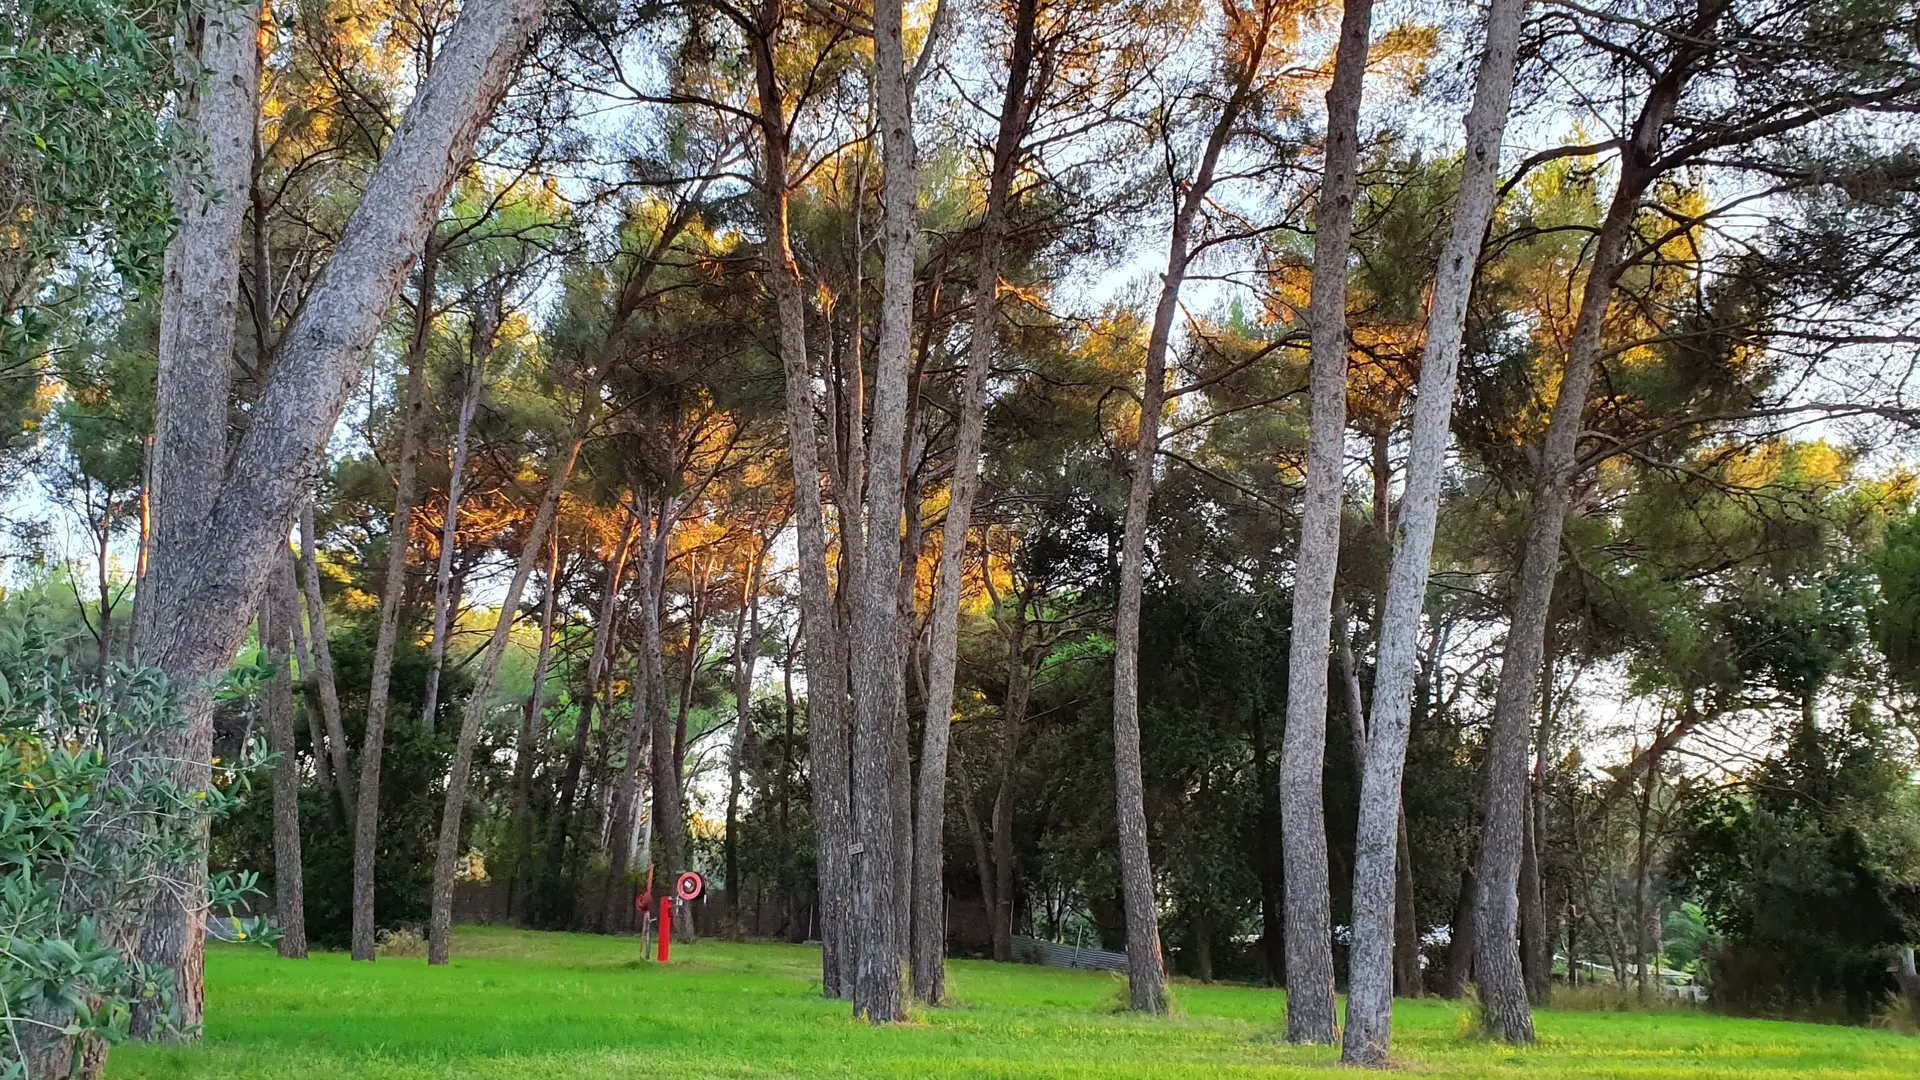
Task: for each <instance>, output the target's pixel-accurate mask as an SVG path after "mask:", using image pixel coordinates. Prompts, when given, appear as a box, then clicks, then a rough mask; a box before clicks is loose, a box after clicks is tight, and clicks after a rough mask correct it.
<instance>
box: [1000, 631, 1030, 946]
mask: <svg viewBox="0 0 1920 1080" xmlns="http://www.w3.org/2000/svg"><path fill="white" fill-rule="evenodd" d="M1015 602H1016V604H1017V605H1018V607H1017V609H1016V611H1015V613H1014V619H1013V626H1012V628H1011V632H1010V633H1009V634H1008V638H1007V689H1006V698H1005V700H1004V702H1003V704H1002V705H1001V719H1000V767H999V770H998V772H999V786H998V789H997V790H996V791H995V793H994V796H993V895H994V900H995V902H996V904H997V905H998V906H997V907H996V908H995V909H994V911H993V958H994V959H995V960H999V961H1001V962H1003V963H1005V962H1008V961H1011V960H1012V959H1013V917H1014V905H1013V797H1014V779H1015V778H1014V768H1015V766H1016V764H1017V763H1018V760H1019V754H1020V729H1021V726H1022V725H1023V723H1024V722H1025V720H1026V714H1027V702H1028V700H1029V697H1030V693H1031V684H1030V682H1029V679H1028V676H1027V670H1026V655H1025V654H1026V647H1025V646H1026V641H1025V638H1026V602H1025V600H1024V598H1021V599H1016V601H1015Z"/></svg>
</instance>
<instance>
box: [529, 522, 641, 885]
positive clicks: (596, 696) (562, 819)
mask: <svg viewBox="0 0 1920 1080" xmlns="http://www.w3.org/2000/svg"><path fill="white" fill-rule="evenodd" d="M644 516H645V515H644V514H642V513H640V512H636V511H630V512H629V513H628V514H627V520H626V523H625V524H624V525H622V526H621V529H620V536H619V538H618V539H617V540H616V541H615V542H614V545H613V554H612V555H611V556H609V557H608V559H607V577H606V584H605V585H603V586H602V587H601V591H600V611H599V614H598V617H596V618H595V619H594V622H593V648H592V651H591V652H590V653H589V654H588V657H587V682H586V690H585V692H584V693H583V694H581V695H580V710H579V713H578V715H577V716H575V718H574V724H573V744H572V746H570V747H569V748H568V750H567V764H566V768H565V769H564V770H562V772H561V774H560V788H559V790H558V792H557V793H556V794H555V795H554V800H553V810H552V820H551V821H550V822H549V824H548V833H547V867H546V870H547V877H548V879H549V880H550V881H556V882H557V881H558V880H559V877H560V868H561V865H562V861H563V860H564V858H565V857H566V853H567V834H568V833H569V832H570V831H571V830H572V828H573V804H574V801H575V799H576V798H577V797H578V795H579V793H580V776H581V773H582V772H584V771H585V770H586V765H587V740H588V739H589V738H590V737H591V736H592V734H593V712H594V709H595V707H596V706H598V705H599V703H600V682H601V679H602V677H603V676H604V675H605V674H606V670H607V656H608V652H609V650H610V647H611V644H612V640H613V627H614V623H615V622H616V621H617V619H616V613H617V612H618V611H619V599H620V582H621V579H622V576H623V575H624V574H625V572H626V566H627V559H628V557H629V555H630V554H631V552H632V550H633V547H632V545H633V530H634V528H635V526H636V525H640V524H642V519H643V518H644ZM644 535H645V534H644V533H643V534H642V538H643V539H644ZM642 572H643V573H644V570H643V571H642Z"/></svg>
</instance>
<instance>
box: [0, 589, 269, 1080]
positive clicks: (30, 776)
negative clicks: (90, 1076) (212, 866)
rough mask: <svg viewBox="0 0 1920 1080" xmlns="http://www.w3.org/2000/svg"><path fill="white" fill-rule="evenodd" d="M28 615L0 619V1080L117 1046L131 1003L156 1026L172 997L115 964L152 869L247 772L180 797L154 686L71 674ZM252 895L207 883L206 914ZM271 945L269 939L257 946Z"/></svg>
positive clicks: (185, 841)
mask: <svg viewBox="0 0 1920 1080" xmlns="http://www.w3.org/2000/svg"><path fill="white" fill-rule="evenodd" d="M50 625H52V623H51V620H49V619H48V618H47V617H46V613H45V611H44V609H43V608H42V607H41V606H39V605H37V604H34V603H24V602H17V601H16V602H14V603H12V604H6V603H0V792H4V796H0V866H4V867H5V876H4V879H3V880H0V1002H3V1003H4V1005H5V1008H6V1023H7V1029H8V1030H7V1037H8V1053H7V1054H6V1055H5V1057H4V1064H3V1065H0V1078H4V1080H14V1078H16V1077H28V1076H32V1075H48V1074H51V1075H61V1074H64V1073H65V1072H66V1071H67V1070H68V1069H69V1068H70V1067H71V1065H72V1063H73V1061H74V1060H75V1057H76V1055H78V1054H80V1053H81V1052H83V1051H84V1050H86V1049H88V1048H89V1047H93V1048H96V1049H98V1048H104V1046H106V1045H108V1044H111V1043H113V1042H115V1041H117V1040H119V1039H120V1038H121V1037H123V1036H124V1035H125V1033H126V1026H127V1020H128V1014H129V1010H130V1009H131V1007H132V1005H133V1004H134V1003H135V1002H139V1001H148V1002H154V1003H156V1004H158V1005H159V1010H158V1011H159V1012H160V1013H161V1014H162V1015H166V1014H168V1013H169V1012H170V1009H169V1008H168V1005H169V999H170V995H171V992H172V986H171V984H170V979H169V976H168V974H167V973H166V972H165V971H164V970H158V969H150V968H148V967H147V966H145V965H143V964H142V963H141V962H140V961H139V959H138V958H137V957H135V956H133V955H130V954H129V953H128V952H127V951H125V950H123V949H122V948H120V945H121V944H122V943H124V942H127V941H128V940H130V935H131V934H132V933H133V932H134V931H135V930H136V929H137V927H138V925H139V920H140V918H141V916H142V913H143V912H144V910H145V908H146V905H147V903H148V902H149V901H150V900H151V899H152V898H153V896H154V895H155V893H156V891H157V890H159V889H161V888H178V887H180V883H176V882H166V881H160V880H157V876H156V874H155V868H156V867H160V866H166V865H171V864H173V863H174V862H176V861H178V860H179V859H181V858H182V857H184V856H185V855H187V854H189V853H191V852H192V850H193V849H194V847H195V846H197V845H198V844H199V843H200V831H201V828H202V825H203V824H204V823H205V821H206V820H207V818H208V817H210V816H212V815H215V814H218V813H220V812H222V811H223V810H224V809H225V808H226V807H227V806H230V805H231V803H232V798H231V795H230V794H229V793H228V790H227V789H228V788H229V787H231V786H233V785H236V784H243V783H244V770H245V769H247V768H251V767H252V766H253V763H251V762H242V763H234V765H233V766H229V767H228V768H226V769H222V770H219V771H218V772H217V775H216V783H215V785H214V787H213V788H212V789H211V790H207V791H188V790H186V789H184V788H183V787H182V786H181V785H180V783H179V782H178V781H177V780H176V778H175V769H174V765H175V762H174V761H173V760H171V759H168V758H166V757H164V756H162V755H161V753H160V752H159V750H157V749H156V748H158V747H164V746H166V745H168V736H169V735H170V734H171V733H173V732H174V731H176V730H177V729H178V728H179V726H180V724H181V719H180V716H179V714H178V709H177V707H176V700H175V696H174V695H173V693H172V692H171V691H170V690H169V688H168V685H167V682H166V679H165V677H164V676H162V675H161V674H160V673H159V672H156V671H152V670H148V669H142V668H137V667H131V666H126V665H116V666H115V667H114V668H113V669H112V671H111V672H110V673H109V675H108V678H106V679H105V680H101V679H98V678H95V677H93V676H90V675H89V676H86V677H82V676H80V675H78V674H76V673H75V672H74V671H73V670H72V669H71V668H70V667H69V666H68V664H67V662H66V661H65V659H63V658H62V651H63V646H64V645H65V644H66V643H65V642H64V641H62V640H61V639H60V637H59V635H58V633H56V632H54V631H52V630H50V629H49V626H50ZM255 891H257V890H256V889H255V888H254V880H253V878H252V876H251V875H222V876H220V877H217V878H215V879H214V880H213V881H212V882H211V893H212V895H211V896H210V897H209V899H210V900H211V902H212V904H213V906H214V908H215V909H216V910H231V908H232V907H233V906H234V905H235V904H237V903H239V902H241V901H242V900H243V899H244V897H245V895H246V894H248V893H251V892H255ZM266 937H267V938H268V940H271V939H272V937H273V935H272V934H268V935H266Z"/></svg>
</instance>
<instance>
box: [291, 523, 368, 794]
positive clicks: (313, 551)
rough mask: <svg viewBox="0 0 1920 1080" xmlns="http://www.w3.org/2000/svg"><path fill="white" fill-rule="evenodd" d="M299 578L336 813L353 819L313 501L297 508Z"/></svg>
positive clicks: (350, 772) (349, 776)
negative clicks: (337, 798)
mask: <svg viewBox="0 0 1920 1080" xmlns="http://www.w3.org/2000/svg"><path fill="white" fill-rule="evenodd" d="M300 575H301V578H300V580H301V585H302V596H303V598H304V599H305V601H306V610H307V626H308V627H310V628H311V631H312V632H311V633H310V634H309V635H308V636H309V637H310V638H311V639H312V643H313V680H314V686H315V689H316V691H317V693H318V696H319V698H320V717H321V719H322V720H323V721H324V722H325V723H326V727H327V755H328V757H330V758H331V759H332V765H333V768H332V769H331V772H332V773H333V782H334V786H335V787H336V788H337V789H338V791H339V795H340V810H341V812H342V813H343V814H345V815H346V817H347V820H349V821H352V820H354V817H355V811H354V798H353V773H352V771H351V770H350V769H348V767H347V732H346V729H345V727H344V726H343V725H342V723H341V720H340V688H339V686H338V684H337V683H335V682H334V678H333V645H332V643H331V642H330V641H329V640H328V638H327V605H326V601H325V600H324V599H323V598H322V597H321V595H320V559H319V542H318V539H317V538H316V536H315V533H314V528H313V500H312V499H308V500H307V501H306V502H305V503H302V504H301V506H300Z"/></svg>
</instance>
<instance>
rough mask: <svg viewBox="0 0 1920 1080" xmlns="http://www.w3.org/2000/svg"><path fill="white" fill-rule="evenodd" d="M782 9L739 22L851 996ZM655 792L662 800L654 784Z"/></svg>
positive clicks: (844, 809) (832, 928) (826, 945)
mask: <svg viewBox="0 0 1920 1080" xmlns="http://www.w3.org/2000/svg"><path fill="white" fill-rule="evenodd" d="M784 14H785V8H784V0H762V2H761V3H760V4H759V6H758V7H757V9H756V11H755V15H756V18H755V20H754V22H753V24H752V25H750V26H748V27H745V29H746V30H747V31H748V35H749V42H750V46H751V49H752V53H753V63H754V77H755V87H756V90H757V92H758V94H759V99H760V105H759V121H760V129H761V133H762V136H763V139H762V150H763V152H762V154H761V163H762V167H763V169H764V174H763V177H762V183H761V186H762V191H761V196H762V198H763V199H764V200H765V205H766V216H767V244H768V247H769V249H770V250H769V255H770V258H771V259H772V260H773V263H774V265H773V267H772V271H773V272H772V274H771V277H772V282H773V293H774V304H775V311H776V314H777V320H778V323H779V333H780V339H779V340H780V345H779V348H780V363H781V368H782V370H783V372H784V374H785V377H786V378H785V383H786V420H787V456H788V461H789V463H790V464H791V466H792V469H793V491H794V496H793V502H794V526H795V529H794V531H795V542H796V548H797V561H798V564H799V572H800V612H801V623H802V628H803V632H804V635H805V638H806V660H807V675H808V678H807V729H808V744H809V755H810V766H811V773H812V788H813V804H814V820H815V827H816V829H817V830H818V849H819V859H818V869H819V883H820V884H819V887H820V939H821V978H820V987H821V992H822V993H823V994H825V995H826V996H827V997H849V996H851V994H852V984H853V979H852V972H851V957H852V951H853V950H852V948H851V944H852V943H851V940H850V939H851V931H852V918H853V912H852V903H851V896H850V890H849V887H848V882H849V880H850V877H851V867H852V862H851V856H850V855H849V854H848V851H847V848H848V845H849V843H850V842H851V840H852V831H851V823H850V822H849V820H848V818H849V813H848V802H849V791H848V771H847V751H846V746H847V725H846V714H845V703H846V683H845V678H846V664H845V661H844V659H843V654H842V652H841V650H840V647H839V644H840V643H839V635H838V630H837V627H836V617H835V610H834V601H833V586H832V583H831V579H830V578H829V576H828V573H827V539H826V536H827V530H826V516H825V513H824V510H823V507H822V505H821V497H820V458H819V444H818V437H817V435H816V429H815V425H814V407H815V403H814V397H813V386H812V372H811V370H810V365H809V364H808V361H807V330H806V321H805V319H806V298H805V297H804V296H803V295H802V292H801V290H802V287H803V285H804V282H805V279H804V277H803V276H802V274H801V270H800V265H799V263H798V262H797V261H796V260H795V259H794V254H793V242H792V236H791V230H790V227H789V221H788V219H789V209H788V201H789V194H790V190H791V183H792V180H791V176H790V173H791V167H790V164H789V160H790V154H791V148H790V145H789V142H790V135H789V131H788V125H787V114H786V105H785V99H784V96H783V94H782V92H781V85H780V78H779V74H778V71H777V69H776V67H775V66H774V55H773V48H774V41H775V38H776V36H777V35H778V33H779V30H780V25H781V22H782V20H783V17H784ZM658 753H660V749H659V748H658V747H657V746H656V748H655V754H656V755H657V754H658ZM655 799H656V800H658V799H659V793H658V792H657V791H656V793H655ZM657 805H658V804H657V801H656V807H657ZM656 812H657V811H656Z"/></svg>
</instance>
